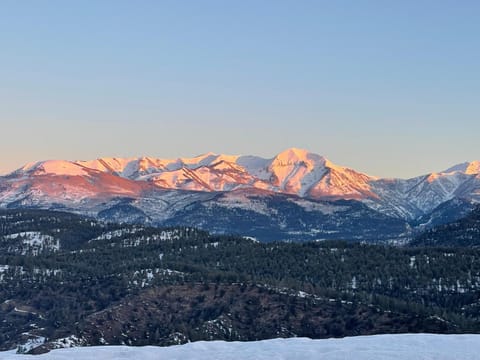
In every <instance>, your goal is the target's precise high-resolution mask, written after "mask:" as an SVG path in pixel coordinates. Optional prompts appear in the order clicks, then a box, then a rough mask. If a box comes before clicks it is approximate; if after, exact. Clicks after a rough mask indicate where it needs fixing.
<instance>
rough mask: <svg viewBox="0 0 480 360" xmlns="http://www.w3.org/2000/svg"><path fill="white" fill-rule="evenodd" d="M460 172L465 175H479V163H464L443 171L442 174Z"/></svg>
mask: <svg viewBox="0 0 480 360" xmlns="http://www.w3.org/2000/svg"><path fill="white" fill-rule="evenodd" d="M452 172H462V173H464V174H467V175H474V174H479V173H480V161H478V160H476V161H472V162H468V161H467V162H464V163H461V164H457V165H455V166H452V167H451V168H448V169H447V170H445V171H443V173H452Z"/></svg>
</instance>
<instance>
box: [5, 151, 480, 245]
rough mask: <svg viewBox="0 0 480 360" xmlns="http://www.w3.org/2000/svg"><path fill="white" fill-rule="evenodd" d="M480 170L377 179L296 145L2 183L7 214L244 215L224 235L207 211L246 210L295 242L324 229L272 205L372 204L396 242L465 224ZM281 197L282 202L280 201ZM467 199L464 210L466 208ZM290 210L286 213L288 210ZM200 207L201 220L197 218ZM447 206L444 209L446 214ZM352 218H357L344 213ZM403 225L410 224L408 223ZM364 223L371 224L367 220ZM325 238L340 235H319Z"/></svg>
mask: <svg viewBox="0 0 480 360" xmlns="http://www.w3.org/2000/svg"><path fill="white" fill-rule="evenodd" d="M478 164H479V162H478V161H475V162H471V163H464V164H460V165H456V166H454V167H452V168H450V169H448V170H446V171H444V172H440V173H432V174H427V175H423V176H419V177H415V178H412V179H406V180H404V179H381V178H377V177H373V176H369V175H366V174H363V173H361V172H357V171H355V170H352V169H349V168H346V167H342V166H338V165H335V164H334V163H332V162H331V161H329V160H328V159H326V158H324V157H323V156H320V155H317V154H313V153H310V152H308V151H306V150H301V149H296V148H292V149H287V150H285V151H284V152H282V153H280V154H278V155H277V156H275V157H273V158H272V159H263V158H260V157H257V156H236V155H235V156H232V155H223V154H213V153H207V154H204V155H200V156H197V157H194V158H178V159H155V158H148V157H142V158H128V159H119V158H103V159H97V160H92V161H63V160H49V161H40V162H37V163H32V164H28V165H25V166H24V167H22V168H20V169H18V170H16V171H14V172H12V173H11V174H9V175H7V176H4V177H0V207H3V208H22V207H34V208H44V209H55V210H62V209H63V210H66V211H74V212H78V213H82V214H87V215H91V216H99V217H100V218H102V219H105V220H112V221H126V222H137V223H151V224H160V225H161V224H167V223H176V224H177V223H178V222H179V221H181V216H187V217H189V219H191V220H192V221H193V222H194V223H195V224H196V225H198V226H202V227H204V228H205V229H208V230H218V231H219V232H231V231H233V232H236V233H240V232H245V230H244V227H243V228H235V227H234V225H235V224H240V223H241V221H238V220H239V219H238V218H235V217H233V218H232V217H230V218H228V219H227V220H226V221H225V223H229V224H230V225H231V226H233V227H225V226H222V227H221V228H219V226H218V224H217V225H216V224H215V223H214V222H212V221H213V220H215V219H214V218H211V220H212V221H209V222H206V221H205V222H203V224H199V216H201V211H203V210H204V209H206V208H208V209H212V208H213V207H217V208H221V209H223V210H224V214H223V215H224V216H223V218H225V217H227V216H228V214H230V215H231V216H234V215H235V214H236V213H238V211H237V210H236V209H239V208H240V207H242V206H243V210H246V211H248V212H249V214H250V215H248V216H249V217H252V216H253V218H256V219H257V220H258V221H260V218H261V217H262V216H263V217H267V218H268V221H267V222H268V223H270V224H271V228H270V229H267V230H268V231H270V232H272V230H273V229H274V228H276V229H280V230H281V234H280V236H279V237H281V238H282V239H294V236H289V234H301V233H303V234H305V236H306V237H307V238H309V239H312V238H313V237H312V236H309V235H308V234H309V233H312V232H316V231H320V233H322V224H320V223H319V222H318V221H317V222H313V223H312V222H308V223H306V224H305V226H304V228H301V227H300V228H299V227H298V226H297V227H291V228H289V226H290V224H291V222H290V223H289V222H285V221H284V222H283V223H285V224H287V226H283V227H282V226H280V225H281V224H280V223H278V221H279V220H278V219H281V218H282V217H287V216H290V215H291V214H289V213H285V214H283V215H282V214H279V216H277V217H276V219H275V216H274V215H275V212H276V211H277V210H278V209H277V210H275V209H274V208H268V206H269V205H267V204H273V203H275V204H278V203H280V202H282V201H283V202H284V201H286V199H287V197H286V196H291V197H290V198H288V201H289V203H284V205H288V204H291V203H292V202H295V203H296V204H297V205H299V206H300V207H304V206H303V205H305V204H308V205H307V207H308V208H309V209H312V208H315V207H316V205H315V203H318V206H317V207H322V206H323V205H322V204H324V203H325V201H328V202H330V203H332V201H337V200H342V201H345V200H348V201H351V202H350V203H349V204H350V205H349V206H353V201H356V202H361V203H362V204H364V205H366V206H367V207H368V208H369V211H366V210H365V211H363V212H362V216H366V217H370V219H371V220H373V222H375V220H374V219H378V218H380V217H381V216H387V217H388V218H389V219H388V220H387V223H392V224H394V227H392V229H391V231H387V233H389V234H388V235H387V238H392V237H402V236H404V234H405V233H406V230H405V229H406V228H408V225H407V222H409V223H410V224H419V223H423V224H426V226H433V225H435V224H438V223H442V222H449V221H452V220H455V219H456V218H458V215H456V214H458V213H462V212H466V211H468V210H469V208H471V204H472V203H475V202H479V201H480V175H479V173H478V170H479V168H480V166H479V165H478ZM236 193H242V194H246V195H245V198H246V199H252V198H253V197H256V198H257V199H260V198H261V197H265V199H263V200H261V199H260V200H259V201H250V200H248V201H246V202H245V201H244V200H239V199H238V197H237V196H236V195H235V194H236ZM228 194H233V195H232V196H229V195H228ZM274 197H276V200H275V201H274V202H272V201H271V199H272V198H274ZM293 199H296V200H293ZM458 199H461V200H462V203H459V202H457V201H456V200H458ZM217 201H218V203H216V202H217ZM242 203H243V205H242ZM247 203H249V204H248V205H247ZM254 203H262V205H261V206H257V205H258V204H257V205H255V204H254ZM246 206H247V207H248V209H245V207H246ZM342 206H343V205H342ZM287 207H288V206H281V208H282V209H283V210H285V209H286V208H287ZM195 209H197V210H198V212H197V214H193V213H194V212H195ZM262 209H263V210H262ZM439 209H442V210H441V214H440V213H439V212H438V210H439ZM283 210H281V211H283ZM281 211H280V212H281ZM308 212H309V213H314V212H315V211H313V212H312V211H310V210H308ZM207 213H208V212H207ZM336 213H337V214H338V212H336ZM300 215H301V216H304V215H305V214H298V216H300ZM344 215H345V216H351V215H352V214H350V213H349V212H344ZM214 216H215V217H216V215H214ZM194 218H196V219H194ZM318 218H319V219H320V218H321V219H324V220H325V219H326V218H325V217H322V216H319V217H318ZM391 218H396V219H397V221H393V220H391ZM336 219H338V217H337V218H336ZM398 219H400V220H398ZM334 220H335V219H334V218H333V217H331V218H330V219H327V222H326V223H325V226H326V227H329V231H333V233H335V232H336V233H337V234H338V235H339V237H337V238H342V237H341V236H343V233H344V232H343V231H341V229H346V233H351V234H352V237H353V238H357V239H364V240H368V239H367V238H365V236H364V235H365V233H364V230H365V229H360V228H359V227H357V229H359V232H358V233H355V231H354V229H353V228H350V229H349V228H348V226H347V228H345V225H346V223H348V221H349V220H348V219H347V218H343V219H341V220H340V222H338V226H337V228H333V229H332V228H331V227H330V226H329V225H328V222H329V221H330V223H333V221H334ZM299 221H302V218H299ZM398 221H400V222H402V224H403V225H402V226H399V224H398ZM361 223H364V224H367V223H371V222H369V221H368V219H364V220H362V221H361ZM402 227H403V228H402ZM372 231H373V232H375V229H372ZM407 232H408V231H407ZM331 234H332V233H331ZM250 235H252V234H250ZM253 235H255V234H253ZM257 235H258V234H257ZM258 236H259V235H258ZM259 238H260V236H259ZM323 238H331V237H326V236H323V235H321V236H319V239H323Z"/></svg>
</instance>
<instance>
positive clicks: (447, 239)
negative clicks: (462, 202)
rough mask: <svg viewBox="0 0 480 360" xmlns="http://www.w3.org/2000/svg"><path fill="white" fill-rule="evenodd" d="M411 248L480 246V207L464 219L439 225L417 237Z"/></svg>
mask: <svg viewBox="0 0 480 360" xmlns="http://www.w3.org/2000/svg"><path fill="white" fill-rule="evenodd" d="M410 245H411V246H448V247H458V246H466V247H479V246H480V206H477V207H476V208H475V209H474V210H473V211H472V212H471V213H470V214H468V215H467V216H466V217H464V218H462V219H460V220H457V221H455V222H452V223H449V224H446V225H440V226H437V227H434V228H432V229H430V230H427V231H426V232H424V233H422V234H421V235H419V236H418V237H417V238H416V239H414V240H413V241H412V242H411V243H410Z"/></svg>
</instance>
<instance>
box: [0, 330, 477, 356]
mask: <svg viewBox="0 0 480 360" xmlns="http://www.w3.org/2000/svg"><path fill="white" fill-rule="evenodd" d="M0 357H1V358H2V359H5V360H23V359H31V357H32V355H18V354H15V351H8V352H3V353H0ZM37 357H38V358H39V359H42V360H80V359H82V360H83V359H93V358H101V359H131V360H133V359H144V360H150V359H151V360H154V359H155V360H156V359H169V360H176V359H178V360H186V359H195V360H230V359H231V360H243V359H245V360H250V359H258V360H264V359H265V360H266V359H268V360H271V359H280V360H281V359H284V360H294V359H301V360H317V359H322V360H340V359H342V360H343V359H352V358H354V359H356V360H410V359H417V360H456V359H469V360H476V359H480V335H432V334H400V335H374V336H358V337H347V338H343V339H324V340H311V339H307V338H290V339H273V340H263V341H255V342H224V341H209V342H205V341H199V342H193V343H188V344H185V345H176V346H169V347H155V346H145V347H127V346H97V347H83V348H82V347H80V348H70V349H58V350H53V351H51V352H50V353H47V354H43V355H36V356H35V358H37Z"/></svg>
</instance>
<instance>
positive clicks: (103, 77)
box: [0, 0, 480, 177]
mask: <svg viewBox="0 0 480 360" xmlns="http://www.w3.org/2000/svg"><path fill="white" fill-rule="evenodd" d="M479 16H480V2H478V1H422V0H417V1H360V0H357V1H341V0H339V1H320V0H318V1H306V0H295V1H294V0H292V1H281V0H277V1H268V0H262V1H258V0H256V1H250V0H246V1H245V0H242V1H233V0H232V1H227V0H224V1H206V0H205V1H202V0H196V1H193V0H192V1H187V0H181V1H178V0H176V1H161V0H155V1H153V0H152V1H146V0H140V1H118V0H115V1H107V0H95V1H88V0H82V1H80V0H72V1H48V0H43V1H34V0H30V1H28V0H24V1H16V0H4V1H2V2H0V55H1V56H0V123H1V125H2V127H1V128H2V131H1V133H0V134H1V138H0V139H1V140H0V153H1V156H0V173H2V172H3V173H5V172H7V171H10V170H13V169H14V168H17V167H20V166H21V165H22V164H23V163H26V162H30V161H36V160H42V159H71V160H74V159H92V158H96V157H103V156H117V157H121V156H140V155H148V156H156V157H180V156H193V155H197V154H200V153H205V152H208V151H214V152H218V153H230V154H258V155H261V156H265V157H271V156H273V155H275V154H276V153H278V152H280V151H282V150H284V149H285V148H288V147H292V146H295V147H301V148H306V149H309V150H310V151H313V152H316V153H319V154H322V155H324V156H326V157H328V158H329V159H330V160H332V161H333V162H335V163H338V164H340V165H345V166H349V167H353V168H355V169H357V170H360V171H364V172H367V173H370V174H372V175H379V176H391V177H393V176H397V177H409V176H414V175H420V174H423V173H426V172H430V171H441V170H443V169H445V168H447V167H449V166H451V165H453V164H456V163H459V162H463V161H467V160H480V154H479V151H478V148H479V147H478V145H477V139H478V134H479V133H480V121H479V114H480V101H479V98H480V96H479V95H480V71H479V64H480V46H478V43H479V40H478V39H480V22H479V21H478V18H479Z"/></svg>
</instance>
